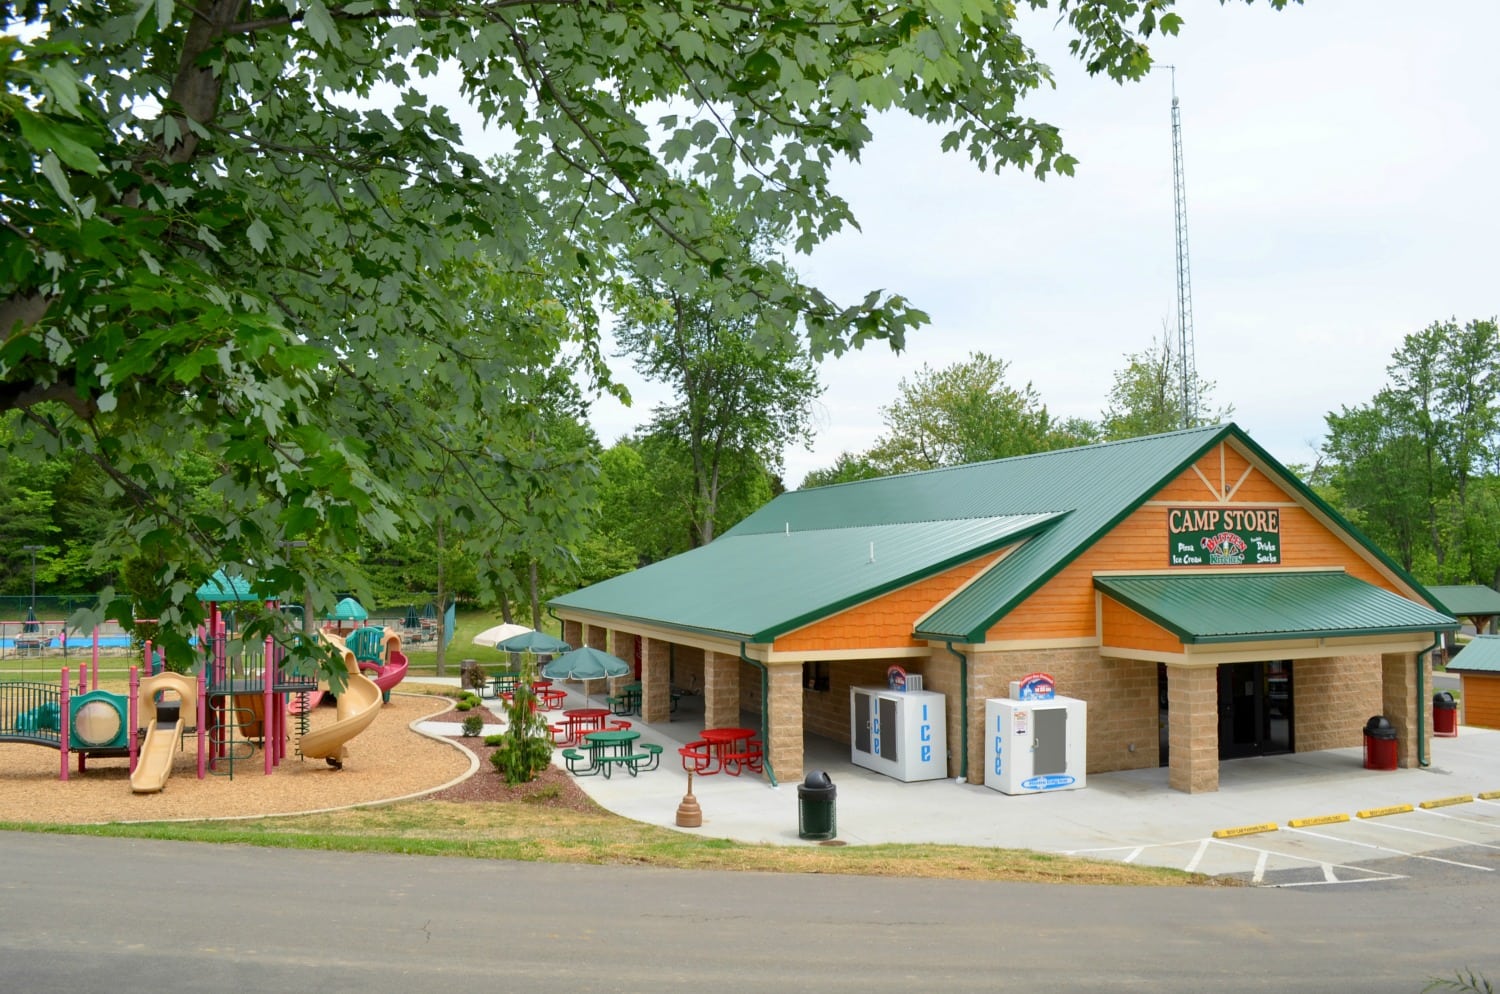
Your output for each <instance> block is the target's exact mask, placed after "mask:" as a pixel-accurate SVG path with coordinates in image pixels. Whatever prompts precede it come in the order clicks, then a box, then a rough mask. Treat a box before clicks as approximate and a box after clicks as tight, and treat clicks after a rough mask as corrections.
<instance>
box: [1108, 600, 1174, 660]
mask: <svg viewBox="0 0 1500 994" xmlns="http://www.w3.org/2000/svg"><path fill="white" fill-rule="evenodd" d="M1100 613H1101V614H1102V615H1103V616H1104V641H1105V643H1106V644H1108V645H1112V646H1128V647H1130V648H1132V649H1146V650H1149V651H1152V652H1181V651H1182V639H1180V638H1178V637H1177V636H1176V635H1173V634H1172V633H1171V632H1169V631H1167V630H1166V629H1165V628H1163V627H1162V626H1160V625H1158V624H1157V623H1156V622H1154V621H1152V620H1151V619H1149V618H1145V617H1142V616H1141V615H1139V614H1136V613H1135V612H1134V611H1132V610H1130V608H1128V607H1126V606H1125V605H1123V604H1121V603H1120V602H1118V601H1115V600H1111V599H1110V598H1108V597H1105V598H1103V605H1102V608H1101V610H1100Z"/></svg>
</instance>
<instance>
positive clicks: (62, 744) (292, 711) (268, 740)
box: [0, 587, 407, 793]
mask: <svg viewBox="0 0 1500 994" xmlns="http://www.w3.org/2000/svg"><path fill="white" fill-rule="evenodd" d="M220 592H221V591H217V590H210V589H209V588H207V587H205V588H203V589H200V591H199V595H200V597H201V598H203V599H205V600H207V601H208V603H209V606H210V615H209V622H208V625H207V627H206V628H205V629H200V631H199V633H198V639H197V644H198V646H200V647H201V649H202V652H203V656H202V658H201V660H200V665H199V669H200V670H201V671H202V672H201V673H200V675H198V676H197V677H188V676H183V675H181V674H177V673H170V672H162V671H161V670H163V669H164V661H163V660H162V658H161V656H160V654H159V653H157V652H156V651H155V650H154V649H153V647H152V645H151V643H150V642H149V641H148V642H146V643H145V644H144V653H143V655H144V665H145V672H146V674H147V675H146V676H145V677H144V678H142V677H140V676H139V672H140V671H139V669H138V668H137V667H136V666H132V667H130V676H129V679H130V689H129V694H128V695H121V694H113V693H110V692H108V691H101V690H99V689H98V681H99V670H98V645H97V639H95V651H94V657H93V660H92V684H93V689H92V690H86V689H85V688H86V687H87V686H88V683H89V677H88V670H89V667H88V666H87V665H85V666H83V667H80V670H79V673H78V683H77V687H76V690H75V689H74V687H73V686H72V684H71V680H70V671H69V668H68V667H67V666H64V667H62V669H61V675H60V678H59V681H58V683H57V684H49V683H44V682H36V681H13V680H6V681H0V742H7V741H9V742H26V743H31V744H35V745H41V746H45V747H49V748H55V749H57V750H59V753H60V760H59V778H60V779H62V780H67V779H68V775H69V771H68V767H69V757H70V754H71V755H76V756H77V757H78V759H77V763H78V772H79V773H83V772H85V770H86V766H85V764H86V761H87V759H88V758H90V757H128V759H129V761H130V771H131V789H132V790H133V791H135V792H137V793H154V792H158V791H161V790H163V789H164V788H165V786H166V782H167V780H168V778H169V777H170V776H171V772H172V766H173V759H174V756H175V754H176V753H177V751H178V750H179V749H180V748H181V746H182V745H183V743H184V741H185V739H186V738H187V736H188V735H189V734H190V733H195V734H196V739H197V775H198V778H199V779H202V778H203V777H205V776H206V775H207V774H208V773H210V772H212V773H214V774H226V773H227V775H229V776H230V777H231V778H232V777H233V776H234V771H235V766H236V763H241V764H242V763H243V761H245V760H247V759H248V758H249V757H250V756H251V755H253V752H254V748H255V746H256V744H257V743H258V744H259V746H260V748H261V752H262V757H263V762H264V771H265V774H266V775H268V776H269V775H270V774H271V773H272V772H273V770H274V769H275V767H276V766H277V765H279V764H280V763H281V761H282V760H283V759H284V758H285V757H286V754H287V750H288V745H289V743H294V748H295V751H296V752H297V753H299V754H300V755H301V756H302V757H303V758H307V759H323V760H325V761H326V762H327V763H328V765H329V766H331V767H333V768H335V769H340V768H342V766H343V760H344V758H345V757H346V756H347V753H348V749H347V743H348V742H349V740H350V739H352V738H354V737H355V736H356V735H358V734H359V733H360V732H362V731H364V730H365V729H366V728H367V727H369V725H370V723H371V722H372V721H374V719H375V717H376V716H377V715H378V714H379V711H380V707H381V703H382V701H383V700H385V699H387V696H388V693H389V690H390V688H391V687H394V686H395V685H396V684H397V683H399V682H400V681H401V680H402V679H403V678H404V677H405V676H406V669H407V660H406V656H405V655H404V654H403V653H402V652H401V648H400V646H401V640H400V636H399V635H396V634H394V633H392V634H390V635H386V634H384V633H383V632H380V631H379V630H377V629H371V631H372V632H374V633H375V635H374V645H375V648H374V649H373V650H371V652H372V653H373V654H372V657H371V658H370V659H367V660H365V661H364V662H361V661H360V660H358V659H357V658H356V654H355V652H354V651H353V650H352V649H349V648H348V647H347V646H345V645H344V644H343V642H342V640H337V639H334V638H331V637H329V636H326V635H325V636H323V637H325V638H327V639H328V640H329V641H330V642H331V643H333V644H335V645H336V646H337V648H338V649H339V650H340V654H341V655H342V657H343V660H344V665H345V668H346V669H347V671H348V674H349V678H348V683H347V685H346V686H345V688H344V689H343V691H342V692H341V693H340V694H339V695H338V710H337V714H336V718H335V720H334V721H333V722H332V723H331V724H329V725H327V726H325V727H322V728H318V729H311V728H310V724H311V722H310V711H311V709H312V706H313V705H314V704H315V703H316V701H317V699H318V698H321V696H322V691H323V688H321V687H320V686H319V684H318V681H317V680H316V679H315V678H309V677H303V676H300V675H297V674H295V673H292V672H290V670H289V669H288V668H287V667H286V666H285V656H286V653H285V650H284V648H283V647H282V646H281V645H279V644H277V643H276V642H275V641H274V640H273V639H272V638H270V637H269V636H268V637H267V638H266V639H265V641H264V644H263V645H260V644H258V643H254V642H232V641H231V639H230V637H229V632H228V629H227V626H226V624H225V619H224V618H223V616H222V614H221V613H220V612H219V610H218V603H217V600H216V599H213V598H214V597H215V596H216V595H217V594H218V593H220ZM241 599H248V598H241ZM268 606H270V607H271V608H272V609H274V607H275V604H274V602H272V603H271V604H270V605H268ZM320 634H321V633H320ZM371 638H372V636H370V635H362V636H360V640H361V643H364V642H368V641H370V639H371ZM362 667H364V668H366V669H368V670H369V671H371V672H373V674H374V678H373V679H371V678H370V677H367V676H365V675H364V674H363V673H362V672H361V668H362ZM141 729H144V732H143V733H141V732H140V731H138V730H141Z"/></svg>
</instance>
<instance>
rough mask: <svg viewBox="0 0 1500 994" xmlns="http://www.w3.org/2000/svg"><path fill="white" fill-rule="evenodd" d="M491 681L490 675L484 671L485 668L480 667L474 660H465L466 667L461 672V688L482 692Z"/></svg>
mask: <svg viewBox="0 0 1500 994" xmlns="http://www.w3.org/2000/svg"><path fill="white" fill-rule="evenodd" d="M489 679H490V677H489V674H488V673H486V672H485V671H484V667H483V666H480V665H479V664H478V663H477V662H475V661H474V660H472V659H465V660H464V667H463V669H462V670H461V671H460V672H459V681H458V683H459V686H461V687H468V688H470V689H472V690H482V689H484V685H485V684H486V683H488V682H489Z"/></svg>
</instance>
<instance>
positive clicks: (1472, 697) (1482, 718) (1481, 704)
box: [1460, 673, 1500, 734]
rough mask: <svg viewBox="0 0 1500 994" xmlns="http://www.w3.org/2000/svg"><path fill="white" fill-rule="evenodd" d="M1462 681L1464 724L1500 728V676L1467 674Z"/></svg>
mask: <svg viewBox="0 0 1500 994" xmlns="http://www.w3.org/2000/svg"><path fill="white" fill-rule="evenodd" d="M1462 680H1463V684H1462V686H1463V695H1464V724H1465V725H1473V726H1474V727H1476V728H1500V676H1493V675H1490V674H1488V673H1465V674H1463V677H1462ZM1460 734H1462V733H1460Z"/></svg>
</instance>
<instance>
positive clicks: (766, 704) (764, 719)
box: [740, 641, 777, 787]
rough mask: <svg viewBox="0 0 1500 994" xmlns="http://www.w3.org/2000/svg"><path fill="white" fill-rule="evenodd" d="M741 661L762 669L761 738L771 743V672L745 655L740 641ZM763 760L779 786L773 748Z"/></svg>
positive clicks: (771, 777) (767, 772) (742, 643)
mask: <svg viewBox="0 0 1500 994" xmlns="http://www.w3.org/2000/svg"><path fill="white" fill-rule="evenodd" d="M740 662H742V663H749V664H750V665H751V666H754V667H755V668H756V669H758V670H760V740H761V741H762V742H767V743H769V742H770V741H771V736H770V735H768V734H766V733H767V732H768V731H769V730H770V729H769V726H768V724H767V723H768V722H769V721H770V720H771V672H770V671H769V670H767V669H766V667H765V664H764V663H759V662H756V661H755V660H753V659H751V658H750V657H749V656H747V655H745V643H744V642H743V641H742V642H740ZM761 762H763V763H765V765H766V779H767V780H769V781H771V786H772V787H775V786H777V783H776V770H775V768H774V767H772V766H771V750H770V749H769V748H767V749H766V750H765V755H764V756H762V757H761Z"/></svg>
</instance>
